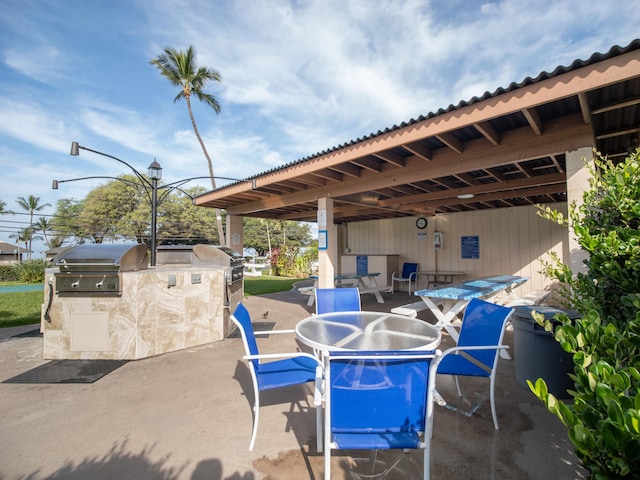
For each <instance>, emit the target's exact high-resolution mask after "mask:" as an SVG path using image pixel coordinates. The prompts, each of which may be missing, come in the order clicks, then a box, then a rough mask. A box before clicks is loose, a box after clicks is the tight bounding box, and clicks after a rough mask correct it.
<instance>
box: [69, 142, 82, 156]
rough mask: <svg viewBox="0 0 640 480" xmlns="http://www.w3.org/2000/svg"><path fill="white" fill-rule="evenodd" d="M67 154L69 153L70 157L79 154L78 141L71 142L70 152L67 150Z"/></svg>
mask: <svg viewBox="0 0 640 480" xmlns="http://www.w3.org/2000/svg"><path fill="white" fill-rule="evenodd" d="M69 155H71V156H72V157H77V156H78V155H80V145H79V144H78V142H71V152H69Z"/></svg>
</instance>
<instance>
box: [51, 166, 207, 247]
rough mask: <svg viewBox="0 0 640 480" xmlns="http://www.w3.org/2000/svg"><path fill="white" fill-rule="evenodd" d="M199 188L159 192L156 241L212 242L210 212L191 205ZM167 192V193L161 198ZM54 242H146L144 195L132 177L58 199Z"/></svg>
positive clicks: (147, 214)
mask: <svg viewBox="0 0 640 480" xmlns="http://www.w3.org/2000/svg"><path fill="white" fill-rule="evenodd" d="M204 190H205V189H204V188H203V187H195V188H192V189H184V190H177V189H176V190H171V189H170V188H169V189H166V190H165V189H162V188H161V190H160V191H161V192H162V194H161V196H160V198H161V199H162V201H161V202H160V203H159V205H158V217H157V218H158V224H157V232H158V241H159V242H160V243H212V242H215V241H217V240H218V239H217V233H216V217H215V214H214V212H213V210H211V209H208V208H199V207H196V206H194V205H193V203H192V201H191V198H192V197H193V196H195V195H198V194H200V193H202V192H203V191H204ZM165 193H166V195H164V194H165ZM51 223H52V227H53V232H54V235H55V239H56V241H57V242H58V245H59V244H62V242H64V241H67V240H70V241H71V242H74V241H75V242H85V241H90V242H94V243H102V242H104V241H109V240H111V241H113V240H132V239H135V240H136V241H138V242H141V243H149V239H150V224H151V207H150V202H149V198H148V195H147V192H146V191H145V190H144V188H143V187H142V186H141V185H140V184H139V183H137V182H136V181H135V178H134V177H132V176H127V175H123V176H122V177H119V180H114V181H111V182H109V183H106V184H103V185H100V186H98V187H96V188H94V189H93V190H91V191H90V192H89V193H88V194H87V196H86V197H85V198H84V199H83V200H81V201H77V200H73V199H71V200H69V199H62V200H59V201H58V202H57V204H56V211H55V213H54V215H53V219H52V222H51Z"/></svg>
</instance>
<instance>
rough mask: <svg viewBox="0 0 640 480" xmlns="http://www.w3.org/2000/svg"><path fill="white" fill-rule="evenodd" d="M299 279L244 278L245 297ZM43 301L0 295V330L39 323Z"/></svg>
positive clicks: (36, 297) (284, 286)
mask: <svg viewBox="0 0 640 480" xmlns="http://www.w3.org/2000/svg"><path fill="white" fill-rule="evenodd" d="M299 280H300V279H298V278H285V277H271V276H267V275H265V276H262V277H245V279H244V292H245V295H264V294H265V293H275V292H284V291H287V290H291V288H292V286H293V284H294V283H295V282H297V281H299ZM2 285H19V284H18V283H16V282H0V286H2ZM43 301H44V297H43V294H42V292H41V291H36V292H19V293H0V328H4V327H16V326H19V325H31V324H33V323H39V322H40V305H42V302H43Z"/></svg>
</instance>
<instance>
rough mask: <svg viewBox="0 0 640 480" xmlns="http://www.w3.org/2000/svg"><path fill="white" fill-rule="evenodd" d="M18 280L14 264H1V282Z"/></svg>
mask: <svg viewBox="0 0 640 480" xmlns="http://www.w3.org/2000/svg"><path fill="white" fill-rule="evenodd" d="M16 280H18V277H17V276H16V272H15V270H14V269H13V265H0V282H14V281H16Z"/></svg>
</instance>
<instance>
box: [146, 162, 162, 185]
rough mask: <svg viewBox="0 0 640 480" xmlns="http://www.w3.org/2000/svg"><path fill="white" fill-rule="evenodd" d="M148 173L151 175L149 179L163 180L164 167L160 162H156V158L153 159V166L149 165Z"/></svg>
mask: <svg viewBox="0 0 640 480" xmlns="http://www.w3.org/2000/svg"><path fill="white" fill-rule="evenodd" d="M147 173H148V175H149V178H151V179H153V180H160V179H162V167H161V166H160V164H159V163H158V162H156V159H155V158H154V159H153V162H152V163H151V165H149V170H148V172H147Z"/></svg>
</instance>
